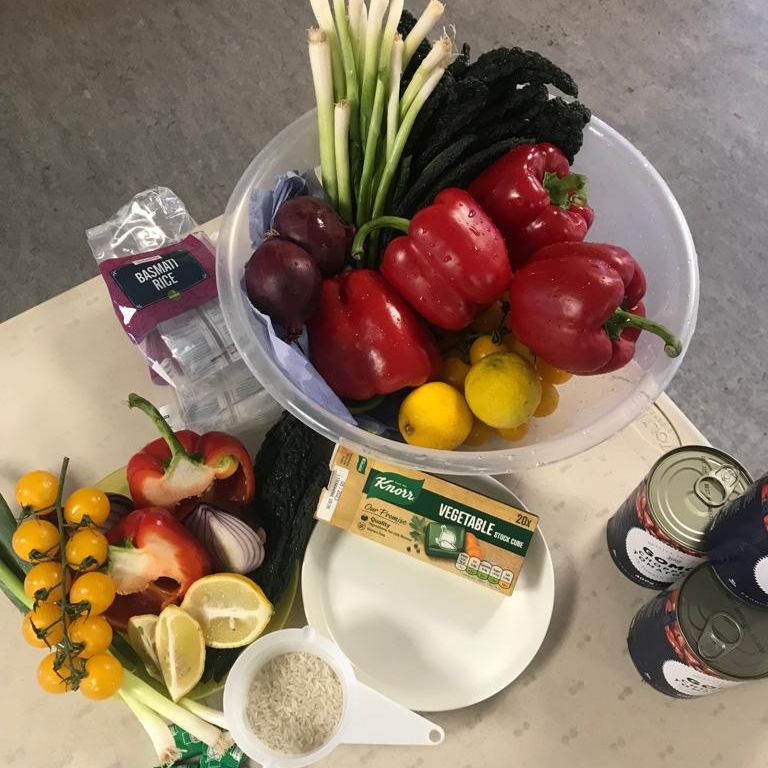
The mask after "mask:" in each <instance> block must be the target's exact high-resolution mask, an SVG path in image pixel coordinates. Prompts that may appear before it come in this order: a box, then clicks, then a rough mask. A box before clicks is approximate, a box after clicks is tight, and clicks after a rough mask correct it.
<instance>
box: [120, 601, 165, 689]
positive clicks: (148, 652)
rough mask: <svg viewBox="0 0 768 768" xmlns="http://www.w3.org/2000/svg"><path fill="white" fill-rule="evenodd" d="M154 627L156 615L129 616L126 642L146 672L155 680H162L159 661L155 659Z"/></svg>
mask: <svg viewBox="0 0 768 768" xmlns="http://www.w3.org/2000/svg"><path fill="white" fill-rule="evenodd" d="M156 628H157V616H155V615H154V614H153V613H147V614H143V615H141V616H131V618H130V619H129V620H128V642H129V643H130V646H131V648H133V650H134V651H136V655H137V656H138V657H139V658H140V659H141V662H142V664H144V668H145V669H146V670H147V673H148V674H149V675H150V676H151V677H154V678H155V680H161V681H162V679H163V676H162V674H161V673H160V662H159V661H158V660H157V652H156V651H155V630H156Z"/></svg>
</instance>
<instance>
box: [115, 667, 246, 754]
mask: <svg viewBox="0 0 768 768" xmlns="http://www.w3.org/2000/svg"><path fill="white" fill-rule="evenodd" d="M121 691H122V692H123V693H126V694H128V696H129V697H132V698H134V699H136V700H138V701H140V702H141V703H142V704H144V706H146V707H149V708H150V709H153V710H154V711H155V712H157V714H158V715H162V716H163V717H165V718H167V719H168V720H170V721H171V722H172V723H176V725H178V726H179V728H183V729H184V730H185V731H186V732H187V733H191V734H192V735H193V736H194V737H195V738H196V739H197V740H198V741H202V742H204V743H205V744H207V745H208V746H209V747H211V749H213V751H214V752H216V753H217V754H219V755H222V754H224V752H226V751H227V749H229V747H230V746H231V745H232V737H231V736H230V735H229V734H228V733H224V732H222V731H221V730H219V729H218V728H217V727H216V726H215V725H211V724H210V723H207V722H206V721H205V720H202V719H200V718H199V717H198V716H197V715H193V714H192V713H191V712H189V711H188V710H186V709H184V707H180V706H179V705H178V704H174V703H173V702H172V701H171V700H170V699H167V698H166V697H165V696H163V694H162V693H160V692H159V691H157V690H155V689H154V688H153V687H152V686H151V685H149V684H148V683H145V682H144V681H143V680H141V679H140V678H138V677H136V675H134V674H132V673H131V672H129V671H128V670H127V669H124V670H123V685H122V688H121Z"/></svg>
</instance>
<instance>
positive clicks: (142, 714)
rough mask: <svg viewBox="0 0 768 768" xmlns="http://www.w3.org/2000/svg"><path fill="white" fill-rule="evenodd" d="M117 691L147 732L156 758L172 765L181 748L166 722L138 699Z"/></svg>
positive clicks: (177, 757)
mask: <svg viewBox="0 0 768 768" xmlns="http://www.w3.org/2000/svg"><path fill="white" fill-rule="evenodd" d="M119 693H120V698H122V700H123V701H124V702H125V703H126V704H127V705H128V707H129V708H130V710H131V712H133V714H134V715H136V719H137V720H138V721H139V722H140V723H141V725H142V726H143V727H144V730H145V731H146V732H147V736H149V738H150V740H151V741H152V746H154V748H155V752H157V759H158V760H159V761H160V765H161V766H168V765H173V764H174V763H175V762H176V761H177V760H179V759H180V758H181V750H180V749H179V748H178V747H177V746H176V742H175V741H174V740H173V734H172V733H171V729H170V728H169V727H168V724H167V723H166V722H165V720H163V718H162V717H160V715H158V714H157V712H155V711H153V710H151V709H150V708H149V707H148V706H146V705H145V704H142V703H141V702H140V701H139V700H138V699H136V698H134V697H133V696H131V695H129V694H127V693H125V692H124V691H120V692H119Z"/></svg>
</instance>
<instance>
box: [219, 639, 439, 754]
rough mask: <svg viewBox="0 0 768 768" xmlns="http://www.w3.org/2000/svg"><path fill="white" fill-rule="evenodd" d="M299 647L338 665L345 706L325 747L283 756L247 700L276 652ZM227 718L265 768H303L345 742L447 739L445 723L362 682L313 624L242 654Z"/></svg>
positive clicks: (230, 678) (231, 680) (232, 677)
mask: <svg viewBox="0 0 768 768" xmlns="http://www.w3.org/2000/svg"><path fill="white" fill-rule="evenodd" d="M295 651H305V652H308V653H313V654H315V655H316V656H318V657H320V658H321V659H322V660H323V661H325V662H326V663H327V664H329V665H330V666H331V667H332V668H333V670H334V672H336V676H337V677H338V679H339V682H340V683H341V686H342V689H343V699H344V704H343V709H342V714H341V719H340V721H339V724H338V726H337V728H336V731H335V732H334V734H333V735H332V736H331V737H330V738H329V739H328V741H326V742H325V743H324V744H323V745H322V746H320V747H319V748H318V749H316V750H314V751H312V752H309V753H306V754H283V753H279V752H275V751H274V750H272V749H270V748H269V747H268V746H267V745H266V744H264V743H263V742H262V741H261V740H260V739H259V738H258V737H257V736H256V735H255V734H254V732H253V730H252V728H251V726H250V724H249V722H248V716H247V703H248V697H249V689H250V686H251V682H252V680H253V678H254V676H255V674H256V672H258V670H259V669H260V668H261V667H262V666H263V665H264V664H266V663H267V662H268V661H270V660H271V659H273V658H274V657H275V656H279V655H281V654H283V653H291V652H295ZM224 716H225V718H226V720H227V724H228V726H229V730H230V733H231V734H232V737H233V738H234V740H235V743H236V744H237V746H238V747H240V749H242V750H243V752H245V754H246V755H248V757H250V758H251V759H253V760H255V761H256V762H258V763H259V764H260V765H262V766H263V767H264V768H302V766H305V765H310V764H312V763H315V762H317V761H318V760H320V759H322V758H323V757H326V756H327V755H328V754H330V753H331V752H332V751H333V750H334V749H335V748H336V747H337V746H338V745H339V744H392V745H394V744H398V745H423V746H436V745H437V744H442V742H443V741H444V739H445V732H444V731H443V729H442V728H441V727H440V726H439V725H437V724H436V723H433V722H431V721H430V720H427V719H426V718H424V717H422V716H421V715H417V714H416V713H415V712H412V711H411V710H410V709H407V708H406V707H404V706H402V705H401V704H398V703H397V702H395V701H393V700H392V699H389V698H387V697H386V696H384V695H382V694H381V693H379V692H378V691H375V690H374V689H373V688H370V687H369V686H367V685H364V684H363V683H361V682H360V681H359V680H357V678H356V677H355V673H354V670H353V668H352V664H351V663H350V661H349V659H347V657H346V656H345V655H344V654H343V653H342V651H341V649H340V648H339V647H338V646H337V645H336V644H335V643H333V642H332V641H331V640H328V639H327V638H325V637H322V636H321V635H319V634H318V633H317V632H316V631H315V630H314V629H312V627H304V628H303V629H282V630H279V631H277V632H272V633H270V634H269V635H264V636H263V637H260V638H259V639H258V640H257V641H256V642H255V643H253V645H251V646H250V647H248V648H247V649H246V650H245V651H243V653H241V654H240V656H239V657H238V659H237V661H236V662H235V663H234V665H233V666H232V669H231V670H230V672H229V675H227V682H226V684H225V687H224Z"/></svg>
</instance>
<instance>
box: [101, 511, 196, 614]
mask: <svg viewBox="0 0 768 768" xmlns="http://www.w3.org/2000/svg"><path fill="white" fill-rule="evenodd" d="M107 539H108V540H109V542H110V544H111V546H110V548H109V575H110V576H111V578H112V581H114V583H115V590H116V591H117V597H116V598H115V602H114V603H113V604H112V606H111V607H110V609H109V611H108V613H107V618H108V619H109V620H110V622H111V623H112V624H114V625H115V626H118V627H125V626H126V625H127V623H128V619H130V617H131V616H136V615H139V614H142V613H160V611H162V609H163V608H165V607H166V606H168V605H170V604H171V603H178V602H180V600H181V598H182V597H184V594H185V593H186V591H187V589H189V587H190V585H191V584H192V583H193V582H195V581H197V579H199V578H201V577H203V576H206V575H207V574H209V573H210V572H211V561H210V557H209V556H208V552H207V551H206V549H205V547H203V545H202V544H201V543H200V542H199V541H198V540H197V539H196V538H195V537H194V536H193V535H192V534H191V533H190V532H189V531H188V530H187V529H186V528H185V527H184V526H183V525H182V524H181V523H180V522H179V521H178V520H177V519H176V518H175V517H174V516H173V515H172V514H171V513H170V512H169V511H168V510H166V509H163V508H162V507H148V508H146V509H137V510H135V511H134V512H131V513H130V514H129V515H127V516H126V517H124V518H123V519H122V520H121V521H120V522H119V523H117V525H115V526H114V527H113V528H111V529H110V530H109V531H107ZM158 580H161V581H158Z"/></svg>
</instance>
